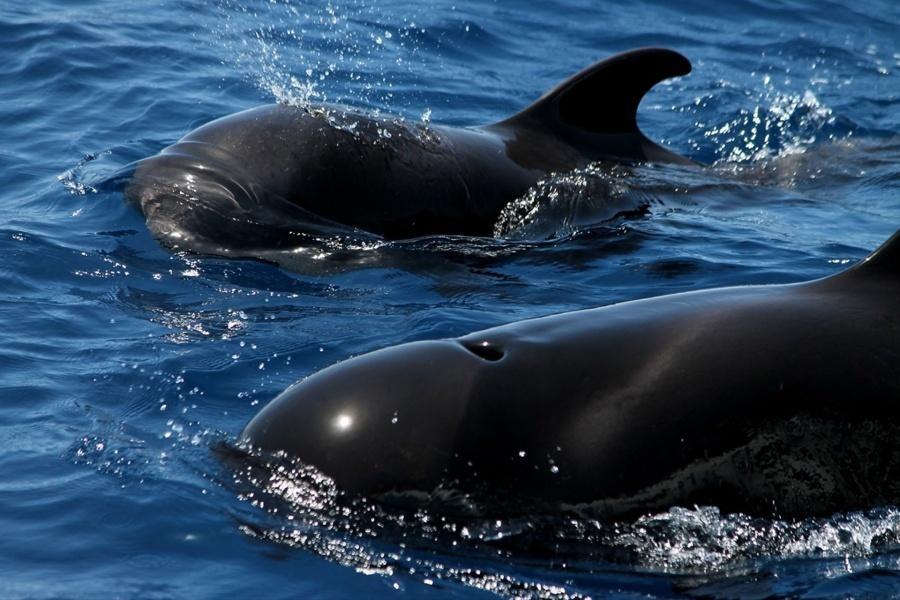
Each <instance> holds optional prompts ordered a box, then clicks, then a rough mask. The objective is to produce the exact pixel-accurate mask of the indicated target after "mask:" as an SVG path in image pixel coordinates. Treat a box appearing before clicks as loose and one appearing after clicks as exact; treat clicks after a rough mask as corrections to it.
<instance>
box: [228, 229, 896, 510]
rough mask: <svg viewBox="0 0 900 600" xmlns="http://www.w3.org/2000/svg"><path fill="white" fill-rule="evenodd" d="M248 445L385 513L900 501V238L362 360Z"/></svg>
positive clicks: (298, 396) (327, 379)
mask: <svg viewBox="0 0 900 600" xmlns="http://www.w3.org/2000/svg"><path fill="white" fill-rule="evenodd" d="M240 439H241V440H242V441H243V442H244V443H245V444H247V445H249V446H250V447H253V448H257V449H261V450H265V451H273V452H276V451H283V452H285V453H287V454H288V455H290V456H293V457H297V458H299V459H300V460H301V461H303V462H304V463H307V464H310V465H313V466H314V467H316V468H318V469H319V470H320V471H322V472H323V473H325V474H326V475H328V476H330V477H331V478H333V479H334V481H335V482H336V484H337V485H338V486H340V487H341V488H343V489H345V490H348V491H350V492H355V493H359V494H363V495H367V496H370V497H375V498H387V499H390V498H391V497H394V494H396V493H397V492H404V493H405V492H425V493H426V494H427V493H431V492H434V491H441V490H443V491H444V492H446V491H448V490H455V491H462V492H466V493H472V494H479V493H481V494H483V495H485V496H490V497H499V498H505V499H511V500H514V502H515V503H516V504H521V502H523V501H527V502H530V501H534V502H537V503H538V504H540V505H541V506H543V507H545V508H546V507H551V508H554V509H559V510H571V509H573V507H574V508H576V509H578V510H582V509H583V510H588V509H590V510H591V511H593V512H594V514H599V515H600V516H601V517H604V518H607V517H608V518H612V517H616V518H618V517H627V516H635V515H637V514H643V513H647V512H649V511H657V510H666V509H668V508H670V507H672V506H675V505H682V506H692V505H695V504H701V505H715V506H718V507H720V508H721V509H723V510H725V511H729V512H744V513H749V514H763V515H773V514H774V515H780V516H785V517H805V516H819V515H828V514H832V513H833V512H836V511H846V510H855V509H865V508H870V507H875V506H884V505H888V504H896V503H898V502H900V441H898V440H900V231H898V232H897V233H895V234H894V235H893V237H891V239H890V240H888V241H887V242H886V243H885V244H883V245H882V247H881V248H880V249H878V250H877V251H876V252H874V253H873V254H871V255H870V256H869V257H868V258H866V259H864V260H862V261H861V262H860V263H858V264H857V265H855V266H853V267H851V268H849V269H847V270H845V271H842V272H840V273H838V274H836V275H833V276H829V277H826V278H824V279H819V280H815V281H809V282H803V283H796V284H787V285H759V286H745V287H732V288H720V289H710V290H703V291H694V292H687V293H680V294H675V295H668V296H661V297H656V298H650V299H645V300H637V301H631V302H624V303H621V304H615V305H611V306H607V307H603V308H596V309H590V310H582V311H575V312H569V313H563V314H558V315H553V316H547V317H542V318H536V319H532V320H526V321H521V322H517V323H512V324H509V325H504V326H500V327H496V328H493V329H487V330H484V331H479V332H476V333H472V334H470V335H466V336H463V337H460V338H457V339H449V340H441V341H420V342H413V343H408V344H403V345H399V346H395V347H390V348H386V349H382V350H378V351H375V352H371V353H368V354H364V355H361V356H358V357H355V358H352V359H349V360H347V361H344V362H341V363H338V364H336V365H334V366H331V367H328V368H326V369H324V370H322V371H320V372H318V373H316V374H314V375H312V376H310V377H308V378H306V379H305V380H303V381H301V382H300V383H298V384H295V385H294V386H293V387H290V388H288V389H287V390H286V391H284V392H283V393H282V394H281V395H279V396H278V397H277V398H275V399H274V400H273V401H272V402H271V403H269V404H268V405H267V406H265V407H264V408H263V409H262V410H261V411H260V412H259V413H258V414H257V415H256V416H255V417H254V418H253V419H252V420H251V421H250V422H249V424H248V425H247V426H246V428H245V429H244V430H243V433H242V434H241V436H240ZM473 497H476V496H473Z"/></svg>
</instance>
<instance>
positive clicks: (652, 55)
mask: <svg viewBox="0 0 900 600" xmlns="http://www.w3.org/2000/svg"><path fill="white" fill-rule="evenodd" d="M690 71H691V63H690V62H689V61H688V59H687V58H685V57H684V56H682V55H681V54H679V53H678V52H675V51H674V50H668V49H664V48H641V49H638V50H630V51H628V52H622V53H620V54H617V55H615V56H612V57H610V58H607V59H605V60H602V61H600V62H597V63H595V64H594V65H592V66H590V67H588V68H586V69H584V70H583V71H580V72H579V73H576V74H575V75H573V76H572V77H570V78H569V79H566V80H565V81H563V82H562V83H560V84H559V85H557V86H556V87H555V88H553V89H552V90H550V91H549V92H547V93H546V94H544V95H543V96H541V98H539V99H538V100H537V101H536V102H534V104H532V105H531V106H529V107H528V108H526V109H525V110H523V111H521V112H519V113H517V114H516V115H514V116H512V117H510V118H509V119H507V120H505V121H503V122H502V123H500V124H501V125H507V126H515V127H530V128H536V127H537V128H542V129H550V130H552V131H553V132H554V133H556V134H557V135H559V136H560V137H563V138H570V139H571V138H576V139H577V138H578V137H587V138H588V139H589V138H590V137H591V136H606V137H608V136H613V137H616V138H621V137H627V136H639V137H640V138H642V139H644V140H646V138H644V137H643V135H642V134H641V132H640V129H639V128H638V124H637V109H638V105H639V104H640V102H641V99H642V98H643V97H644V95H645V94H646V93H647V92H648V91H650V89H651V88H652V87H653V86H654V85H656V84H657V83H659V82H660V81H663V80H665V79H669V78H671V77H678V76H681V75H687V74H688V73H690ZM582 141H584V140H582ZM646 141H647V142H649V140H646ZM667 158H668V157H667Z"/></svg>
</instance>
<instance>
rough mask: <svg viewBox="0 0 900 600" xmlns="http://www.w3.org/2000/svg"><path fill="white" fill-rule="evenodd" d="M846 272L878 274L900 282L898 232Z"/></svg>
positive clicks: (899, 235) (899, 241) (899, 234)
mask: <svg viewBox="0 0 900 600" xmlns="http://www.w3.org/2000/svg"><path fill="white" fill-rule="evenodd" d="M846 272H847V273H854V274H858V275H869V274H873V275H874V274H878V275H882V276H887V277H893V278H896V279H897V280H900V230H897V231H896V232H894V235H892V236H891V237H890V238H888V241H886V242H885V243H883V244H882V245H880V246H879V247H878V248H877V249H876V250H875V252H873V253H872V254H870V255H868V256H867V257H865V258H864V259H862V260H861V261H860V262H859V263H857V264H856V265H854V266H853V267H850V269H848V270H847V271H846Z"/></svg>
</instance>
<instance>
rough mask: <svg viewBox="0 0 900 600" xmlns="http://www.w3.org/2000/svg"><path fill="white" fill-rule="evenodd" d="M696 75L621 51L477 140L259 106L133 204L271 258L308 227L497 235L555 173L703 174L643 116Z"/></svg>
mask: <svg viewBox="0 0 900 600" xmlns="http://www.w3.org/2000/svg"><path fill="white" fill-rule="evenodd" d="M690 70H691V66H690V63H689V62H688V60H687V59H686V58H685V57H684V56H682V55H681V54H678V53H677V52H674V51H672V50H666V49H657V48H646V49H639V50H632V51H629V52H624V53H621V54H618V55H615V56H613V57H611V58H608V59H606V60H603V61H601V62H598V63H596V64H594V65H593V66H591V67H588V68H587V69H584V70H583V71H581V72H580V73H578V74H576V75H574V76H572V77H571V78H569V79H567V80H566V81H564V82H562V83H561V84H559V85H558V86H557V87H556V88H554V89H553V90H551V91H549V92H547V93H546V94H545V95H544V96H543V97H541V98H540V99H539V100H537V101H536V102H535V103H534V104H532V105H531V106H529V107H528V108H526V109H524V110H523V111H521V112H519V113H518V114H516V115H514V116H512V117H510V118H508V119H505V120H503V121H500V122H498V123H494V124H492V125H487V126H484V127H473V128H454V127H446V126H441V125H428V126H425V125H423V124H421V123H410V122H407V121H403V120H400V119H390V118H388V119H385V118H375V117H372V116H367V115H363V114H357V113H354V112H353V111H352V110H349V109H346V110H345V109H341V108H335V107H298V106H290V105H284V104H275V105H267V106H261V107H257V108H253V109H250V110H247V111H244V112H240V113H237V114H234V115H230V116H226V117H223V118H220V119H218V120H215V121H212V122H211V123H208V124H206V125H203V126H201V127H200V128H198V129H196V130H194V131H192V132H191V133H189V134H187V135H186V136H185V137H184V138H182V139H181V140H180V141H178V142H177V143H175V144H174V145H172V146H170V147H168V148H165V149H164V150H162V151H161V152H160V153H159V154H158V155H156V156H153V157H150V158H146V159H143V160H141V161H139V162H138V163H137V165H136V167H135V169H134V172H133V176H132V177H131V179H130V183H129V184H128V185H127V187H126V189H125V194H126V196H127V197H128V198H129V199H131V200H132V201H134V202H135V203H136V204H137V205H138V206H139V207H140V208H141V210H142V212H143V214H144V216H145V218H146V220H147V222H148V225H149V226H150V228H151V230H153V232H154V233H155V234H156V235H157V237H158V238H160V239H161V240H162V241H163V242H168V243H169V244H170V245H178V243H179V236H180V235H181V234H182V233H183V232H185V231H200V232H202V233H203V234H206V235H208V237H214V236H215V232H214V231H213V232H210V230H211V229H213V228H222V229H225V228H229V227H242V231H241V233H239V234H236V235H235V236H232V237H234V238H238V241H239V242H243V243H246V244H265V245H267V246H272V247H281V246H285V245H289V244H291V243H292V239H291V233H292V232H293V233H296V230H297V229H298V228H299V229H301V230H302V229H303V227H304V226H306V227H307V228H309V230H310V231H321V230H322V228H328V227H334V226H344V227H349V228H355V229H357V230H359V231H360V232H363V233H369V234H374V235H376V236H380V237H382V238H387V239H406V238H415V237H421V236H427V235H439V234H445V235H475V236H489V235H491V234H492V231H493V225H494V223H495V221H496V220H497V217H498V216H499V214H500V212H501V210H502V209H503V207H504V206H506V205H507V204H508V203H509V202H510V201H512V200H514V199H516V198H518V197H520V196H521V195H523V194H524V193H525V192H526V191H527V190H528V188H529V187H531V186H532V185H534V184H535V183H536V182H537V181H538V180H539V179H541V178H542V177H545V176H546V175H547V174H549V173H551V172H560V171H569V170H572V169H574V168H577V167H582V166H585V165H587V164H589V163H592V162H595V161H617V162H625V163H637V162H644V161H654V162H670V163H682V164H694V163H692V161H690V160H688V159H687V158H684V157H681V156H678V155H676V154H674V153H672V152H670V151H668V150H666V149H665V148H663V147H661V146H659V145H657V144H655V143H654V142H652V141H650V140H649V139H648V138H647V137H646V136H645V135H644V134H643V133H641V131H640V129H639V128H638V124H637V115H636V112H637V108H638V104H639V103H640V101H641V99H642V98H643V96H644V95H645V94H646V93H647V92H648V91H649V90H650V88H652V87H653V86H654V85H655V84H656V83H658V82H659V81H662V80H664V79H667V78H671V77H676V76H680V75H686V74H687V73H689V72H690ZM200 209H205V210H200ZM203 219H207V220H209V221H211V222H210V223H207V222H204V221H203ZM294 241H296V238H294Z"/></svg>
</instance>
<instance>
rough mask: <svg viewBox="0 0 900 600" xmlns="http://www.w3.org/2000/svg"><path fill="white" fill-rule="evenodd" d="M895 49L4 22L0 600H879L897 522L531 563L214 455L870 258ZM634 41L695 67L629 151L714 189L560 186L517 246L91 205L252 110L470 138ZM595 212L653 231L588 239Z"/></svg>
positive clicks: (259, 10) (6, 17) (890, 130)
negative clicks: (627, 305) (322, 413)
mask: <svg viewBox="0 0 900 600" xmlns="http://www.w3.org/2000/svg"><path fill="white" fill-rule="evenodd" d="M898 31H900V7H898V5H897V4H896V3H895V2H893V1H890V0H885V1H876V0H871V1H855V2H851V1H849V0H843V1H840V2H831V1H820V0H793V1H790V2H782V3H778V4H775V3H768V2H759V1H756V0H737V1H734V2H728V3H718V2H705V3H704V2H696V1H686V2H681V3H677V6H676V4H675V3H670V2H664V1H661V0H645V1H642V2H637V3H630V2H629V3H626V2H606V3H602V4H601V3H597V2H589V1H585V0H556V1H552V2H543V3H532V2H521V1H512V0H510V1H496V2H478V1H474V0H447V1H429V2H420V3H415V2H399V1H396V0H387V1H383V2H372V3H370V2H360V1H347V2H344V1H341V0H338V1H335V2H332V3H328V2H319V1H312V2H288V1H286V0H277V1H276V0H272V1H271V2H269V1H262V0H256V1H253V0H208V1H206V2H196V3H195V2H182V1H177V0H159V1H154V2H130V3H129V2H125V3H123V2H120V1H111V0H66V1H63V0H57V1H56V2H52V1H45V0H32V1H30V2H22V3H13V2H8V3H5V4H4V5H3V6H2V7H0V39H2V40H3V43H2V44H0V65H3V66H2V68H0V124H2V132H3V143H2V145H0V181H2V185H0V323H2V327H0V442H2V448H3V452H2V454H0V475H2V477H0V506H2V507H3V510H2V511H0V531H2V532H3V535H2V536H0V597H3V598H55V597H66V598H87V597H97V596H112V597H135V598H175V597H198V598H202V597H221V596H224V595H226V594H228V595H232V596H238V595H242V594H243V595H252V597H273V598H275V597H279V598H280V597H296V598H308V597H318V598H343V597H351V596H364V597H372V596H384V597H402V596H409V597H419V596H429V597H463V598H468V597H472V598H475V597H485V596H486V597H490V594H491V593H492V592H493V593H497V594H500V595H501V596H519V597H531V596H535V597H552V598H566V597H579V596H592V597H619V598H634V597H658V598H666V597H674V596H678V595H681V594H687V595H693V596H702V597H746V598H763V597H778V596H794V597H805V598H826V597H844V596H853V597H886V596H890V595H896V596H900V551H898V549H900V547H898V545H897V543H896V541H894V540H896V539H897V537H896V536H897V534H900V511H898V510H897V509H895V508H893V507H882V508H879V509H877V510H874V511H871V512H869V513H865V514H850V515H836V516H835V517H833V518H831V519H828V520H822V521H802V522H795V523H788V522H781V521H761V520H750V519H746V518H743V517H739V516H722V515H719V514H718V513H717V512H716V511H715V509H713V508H709V507H706V508H703V507H701V508H694V507H688V508H686V509H673V510H671V511H669V512H668V513H664V514H662V515H655V516H650V517H647V518H645V519H642V520H641V521H639V522H637V523H623V524H619V525H617V526H615V527H613V528H609V527H606V528H604V527H603V526H601V525H599V524H597V523H593V522H581V523H578V522H568V521H567V522H560V523H551V524H550V527H549V529H550V530H556V534H555V535H556V542H554V543H555V544H556V545H555V546H554V545H553V543H550V541H548V535H549V534H548V533H547V527H544V528H543V529H541V527H538V524H536V523H529V522H528V521H527V519H525V520H520V521H517V522H505V523H504V522H493V521H485V522H479V521H475V522H472V523H469V524H467V526H466V527H465V530H463V528H461V527H460V526H458V524H449V523H447V522H444V521H441V520H440V519H439V518H436V517H433V516H430V515H427V514H422V513H420V514H416V515H413V516H411V517H410V518H409V519H408V520H406V521H404V522H402V523H400V522H398V521H396V519H393V518H389V517H388V516H385V515H381V514H380V513H379V512H378V511H377V510H375V509H374V508H371V510H368V509H367V510H363V509H362V508H360V509H359V511H358V512H357V513H355V514H345V513H342V512H341V511H340V510H339V509H338V508H337V506H336V505H335V504H334V503H333V501H332V495H333V493H334V490H332V489H331V488H330V487H329V486H328V485H327V483H323V482H321V481H315V480H311V479H310V478H309V477H299V478H297V477H293V476H286V477H285V478H283V480H282V481H281V482H280V484H279V485H275V487H274V488H273V487H271V486H270V489H268V490H267V491H266V490H262V489H260V485H261V484H260V483H259V481H257V480H255V479H252V478H251V479H247V478H246V477H244V476H243V475H242V472H241V471H240V469H237V470H236V469H235V468H233V466H232V465H229V464H227V461H226V462H223V461H222V460H221V459H220V458H219V454H220V453H219V452H218V451H217V450H216V449H217V448H221V447H223V446H224V447H228V446H229V444H233V443H234V442H235V440H236V436H237V434H238V433H239V431H240V430H241V428H242V427H243V425H244V424H245V423H246V422H247V420H248V419H249V418H250V417H252V416H253V415H254V414H255V413H256V411H257V410H258V409H259V408H260V406H261V405H262V404H263V403H265V402H266V401H268V400H269V399H270V398H272V397H273V396H274V395H275V394H277V393H278V392H280V391H281V390H282V389H284V388H285V387H286V386H288V385H289V384H291V383H293V382H294V381H297V380H298V379H300V378H302V377H304V376H306V375H308V374H310V373H312V372H314V371H316V370H318V369H320V368H322V367H325V366H327V365H330V364H332V363H334V362H336V361H338V360H341V359H343V358H346V357H348V356H351V355H355V354H359V353H362V352H365V351H368V350H373V349H376V348H380V347H383V346H386V345H390V344H395V343H399V342H406V341H411V340H416V339H423V338H434V337H442V336H453V335H460V334H464V333H467V332H469V331H472V330H475V329H480V328H484V327H488V326H493V325H497V324H501V323H505V322H509V321H513V320H518V319H522V318H527V317H533V316H539V315H545V314H550V313H554V312H559V311H563V310H571V309H578V308H585V307H594V306H598V305H603V304H608V303H611V302H614V301H621V300H627V299H634V298H640V297H646V296H650V295H658V294H663V293H670V292H675V291H683V290H690V289H697V288H702V287H711V286H718V285H731V284H742V283H770V282H787V281H798V280H805V279H809V278H813V277H819V276H824V275H827V274H829V273H833V272H835V271H836V270H838V269H840V268H842V267H843V266H844V265H846V264H849V263H852V262H853V261H856V260H858V259H859V258H861V257H863V256H865V255H866V254H867V252H869V251H870V250H872V249H873V248H874V247H875V246H877V245H878V244H879V243H880V242H882V241H883V240H884V239H886V238H887V237H888V236H889V235H890V234H891V233H893V232H894V231H895V230H896V229H897V228H898V226H900V111H898V110H897V107H898V102H900V44H898V41H900V38H898ZM647 45H663V46H669V47H672V48H675V49H677V50H679V51H681V52H683V53H684V54H686V55H687V56H688V57H689V58H690V59H691V61H692V63H693V65H694V71H693V73H692V74H691V75H690V76H688V77H685V78H681V79H679V80H675V81H673V82H669V83H666V84H662V85H660V86H657V88H656V89H655V90H654V91H652V92H651V93H650V95H649V96H648V97H647V98H646V99H645V101H644V102H643V104H642V106H641V110H640V113H639V116H640V122H641V124H642V127H643V129H644V130H645V131H646V132H647V133H648V135H650V137H652V138H655V139H657V140H662V141H663V142H665V143H666V144H667V145H668V146H669V147H671V148H672V149H674V150H675V151H678V152H680V153H682V154H686V155H688V156H690V157H692V158H694V159H696V160H698V161H702V162H705V163H709V164H711V165H712V166H711V167H710V168H707V169H678V168H672V167H644V168H641V169H638V171H637V172H636V173H634V174H632V175H631V176H629V177H624V176H619V175H617V173H616V172H612V173H610V172H602V173H597V172H586V173H576V174H561V175H559V176H556V177H554V178H550V179H549V180H548V181H546V182H544V183H542V184H540V185H539V186H537V188H536V189H535V190H533V194H532V200H534V201H536V202H537V203H538V204H541V208H539V209H537V210H536V211H535V212H534V213H532V215H531V217H529V218H528V219H527V220H525V221H524V222H517V223H514V224H512V225H511V226H509V227H507V228H506V229H505V230H504V234H505V237H506V238H508V239H496V240H464V239H433V240H428V241H425V242H417V243H414V244H396V245H388V246H378V245H376V246H375V247H372V246H364V245H341V244H342V243H341V241H340V240H335V241H334V243H333V244H327V243H325V244H323V245H322V247H321V248H320V249H319V250H320V251H321V252H319V257H318V258H317V259H316V260H315V261H313V262H310V261H307V262H305V263H303V264H295V263H291V262H290V261H280V264H281V266H279V265H277V264H274V263H273V262H271V261H259V260H252V259H247V260H234V259H224V258H216V257H209V256H199V255H193V254H188V253H180V254H173V253H170V252H169V251H167V250H165V249H163V248H162V247H161V246H160V245H159V244H158V243H157V242H156V241H155V240H154V239H153V237H152V236H151V234H150V233H149V231H148V229H147V226H146V224H145V223H144V221H143V218H142V217H141V215H140V213H139V212H138V211H137V210H136V209H135V208H134V207H132V206H129V205H128V204H127V203H126V202H125V200H124V198H123V194H122V190H121V186H119V185H116V184H115V183H114V182H111V178H112V179H114V177H113V176H114V175H115V174H116V173H117V172H118V171H119V170H120V169H122V168H123V167H125V166H126V165H128V164H129V163H131V162H133V161H135V160H137V159H140V158H142V157H145V156H148V155H151V154H153V153H155V152H157V151H159V150H160V149H162V148H163V147H164V146H166V145H168V144H170V143H172V142H174V141H175V140H176V139H178V138H179V137H180V136H181V135H183V134H185V133H186V132H188V131H189V130H190V129H192V128H194V127H196V126H198V125H200V124H202V123H204V122H206V121H208V120H210V119H212V118H215V117H218V116H222V115H225V114H228V113H231V112H235V111H238V110H241V109H244V108H248V107H252V106H255V105H259V104H263V103H268V102H273V101H275V100H279V101H292V102H302V101H304V100H305V99H312V100H313V101H320V100H327V101H330V102H343V103H347V104H352V105H355V106H360V107H362V108H365V109H368V110H373V111H374V110H379V111H382V112H385V113H392V114H400V115H402V116H405V117H408V118H411V119H420V118H421V117H422V115H423V114H425V113H428V111H430V119H431V121H433V122H441V123H450V124H456V125H474V124H481V123H486V122H491V121H495V120H499V119H501V118H502V117H504V116H506V115H509V114H511V113H513V112H515V111H517V110H519V109H521V108H522V107H524V106H525V105H527V104H528V103H529V102H531V101H532V100H533V99H535V98H536V97H537V96H539V95H540V94H541V93H543V91H545V90H546V89H548V88H550V87H551V86H552V85H554V84H555V83H557V82H558V81H559V80H561V79H563V78H565V77H567V76H568V75H570V74H572V73H574V72H576V71H577V70H579V69H581V68H582V67H584V66H587V65H588V64H590V63H591V62H592V61H594V60H596V59H599V58H602V57H604V56H606V55H609V54H611V53H613V52H616V51H620V50H625V49H628V48H631V47H638V46H647ZM610 198H612V199H618V201H625V202H629V201H635V200H637V201H640V202H642V203H644V204H645V205H646V206H647V207H648V210H647V211H646V214H644V215H643V216H642V217H639V218H629V219H624V218H613V219H610V218H609V216H610V215H609V214H608V213H607V212H605V211H604V208H603V207H604V205H605V203H606V202H607V201H608V200H609V199H610ZM526 200H527V199H526ZM276 483H278V482H277V481H276ZM273 497H274V498H275V499H276V500H277V501H275V502H273V501H272V500H271V499H270V498H273ZM534 531H542V532H543V533H539V534H533V532H534ZM530 532H532V533H530ZM535 535H537V536H538V537H540V536H544V539H538V540H537V541H535V539H534V538H535ZM551 537H552V536H551ZM541 542H544V543H545V544H544V545H545V546H546V547H548V548H549V547H552V548H553V550H552V551H551V552H543V553H542V552H533V551H530V549H533V548H534V547H535V546H536V545H537V546H540V545H541Z"/></svg>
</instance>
